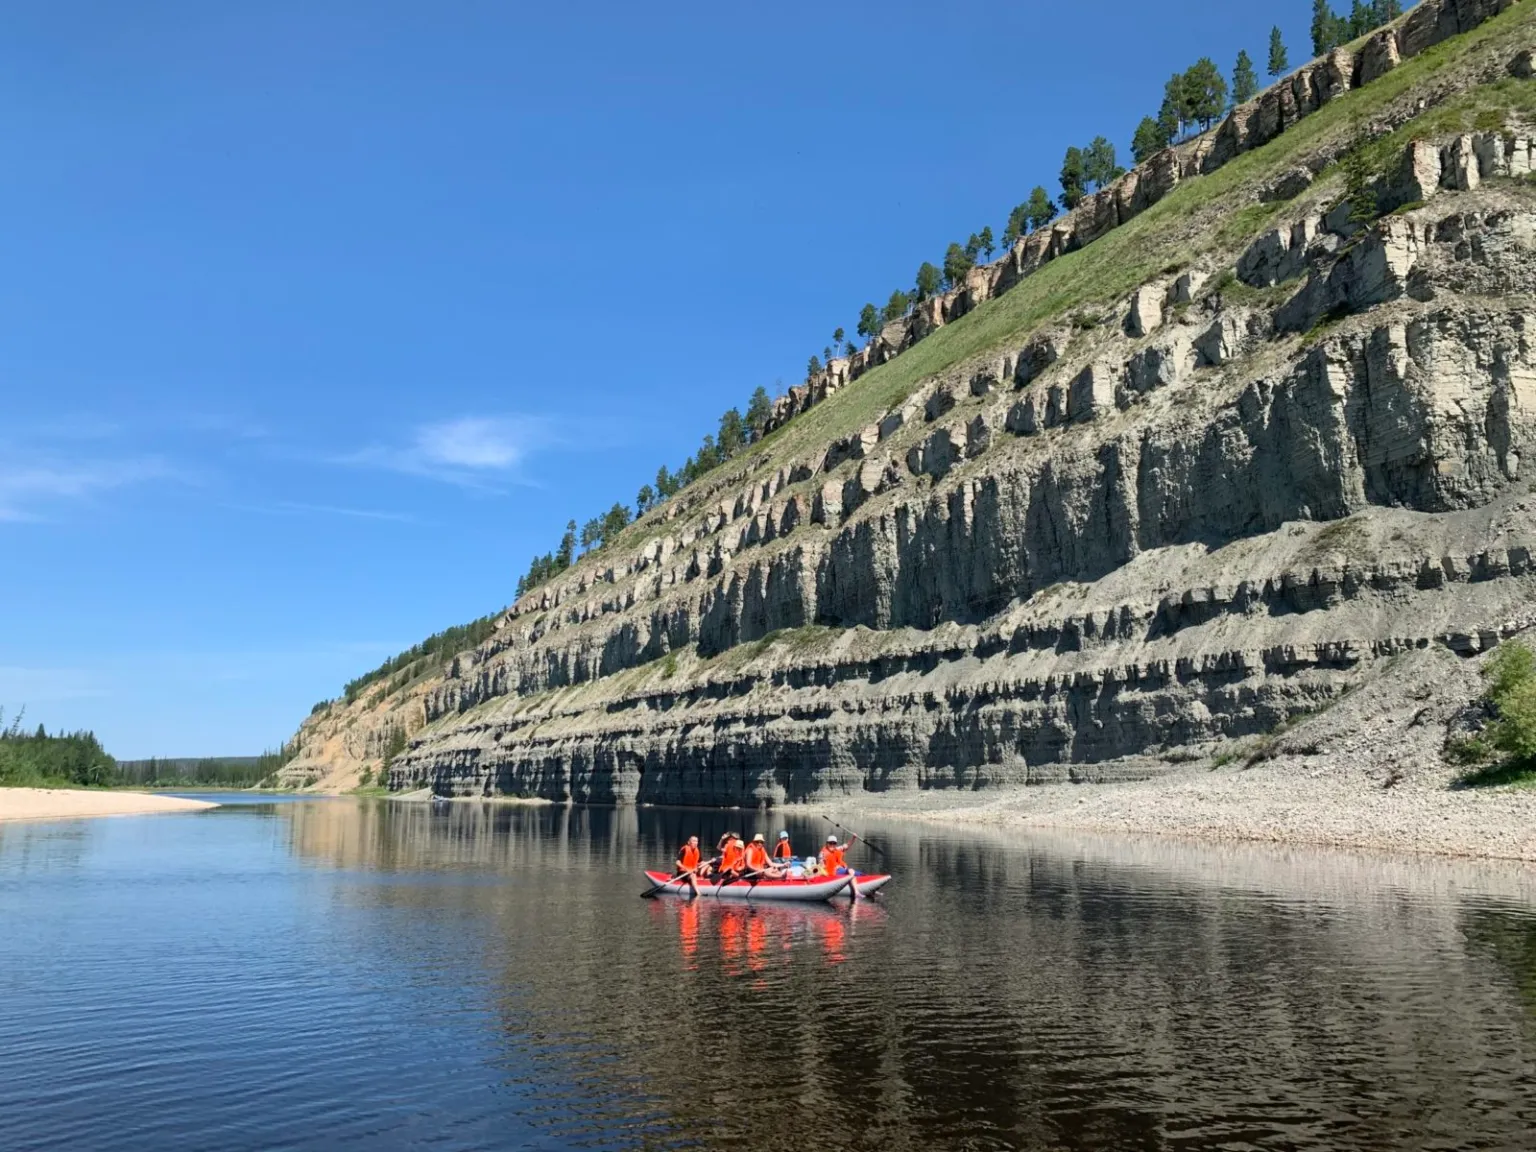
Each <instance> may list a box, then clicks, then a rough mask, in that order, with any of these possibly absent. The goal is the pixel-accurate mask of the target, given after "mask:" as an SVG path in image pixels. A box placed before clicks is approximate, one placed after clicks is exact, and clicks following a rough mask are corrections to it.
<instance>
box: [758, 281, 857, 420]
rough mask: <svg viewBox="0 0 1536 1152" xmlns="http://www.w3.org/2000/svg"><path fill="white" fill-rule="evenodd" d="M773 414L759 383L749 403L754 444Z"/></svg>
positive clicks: (764, 391) (765, 393) (769, 401)
mask: <svg viewBox="0 0 1536 1152" xmlns="http://www.w3.org/2000/svg"><path fill="white" fill-rule="evenodd" d="M865 307H867V308H869V309H871V310H873V308H874V305H873V304H867V305H865ZM772 416H773V401H772V400H770V399H768V389H766V388H764V387H763V386H762V385H761V384H759V385H758V387H757V390H756V391H755V392H753V393H752V399H751V400H750V401H749V402H748V404H747V427H748V429H750V430H751V433H752V442H753V443H754V444H755V443H757V442H758V441H759V440H761V439H762V438H763V435H764V430H765V429H766V428H767V427H768V421H769V419H770V418H771V417H772Z"/></svg>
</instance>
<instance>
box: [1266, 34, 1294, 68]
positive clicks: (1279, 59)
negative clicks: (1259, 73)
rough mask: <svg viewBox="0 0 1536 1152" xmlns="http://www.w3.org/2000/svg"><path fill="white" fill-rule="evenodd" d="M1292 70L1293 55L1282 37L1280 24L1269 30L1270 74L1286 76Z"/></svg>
mask: <svg viewBox="0 0 1536 1152" xmlns="http://www.w3.org/2000/svg"><path fill="white" fill-rule="evenodd" d="M1290 70H1291V56H1290V53H1289V52H1287V51H1286V50H1285V41H1284V40H1282V39H1281V38H1280V29H1279V27H1278V26H1276V27H1274V28H1271V29H1270V30H1269V74H1270V75H1271V76H1284V75H1285V74H1286V73H1287V72H1289V71H1290Z"/></svg>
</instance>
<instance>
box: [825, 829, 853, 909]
mask: <svg viewBox="0 0 1536 1152" xmlns="http://www.w3.org/2000/svg"><path fill="white" fill-rule="evenodd" d="M857 839H858V837H857V836H853V837H850V838H849V840H848V846H849V847H852V845H853V842H854V841H855V840H857ZM846 850H847V849H846V848H844V847H841V846H839V845H838V843H837V837H836V836H828V837H827V846H826V847H825V848H823V849H822V850H821V870H822V871H823V872H825V873H826V874H827V875H828V876H853V877H854V882H853V883H852V884H850V885H848V895H850V896H852V897H853V898H854V899H855V900H857V899H858V898H859V889H858V887H857V885H858V873H856V872H854V870H853V869H852V868H850V867H848V861H847V859H846V858H844V856H843V853H844V852H845V851H846Z"/></svg>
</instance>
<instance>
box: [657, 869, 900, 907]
mask: <svg viewBox="0 0 1536 1152" xmlns="http://www.w3.org/2000/svg"><path fill="white" fill-rule="evenodd" d="M645 878H646V879H647V880H649V881H650V882H651V883H652V884H654V885H655V888H654V889H652V891H651V892H648V893H646V895H653V894H654V895H656V896H689V895H691V894H692V892H691V890H690V889H689V887H688V881H687V880H686V879H683V880H674V879H672V873H670V872H647V873H646V874H645ZM852 879H853V878H852V877H849V876H818V877H816V878H815V879H813V880H759V881H758V882H757V883H756V884H751V883H748V882H747V881H745V880H735V881H732V882H731V883H729V884H716V883H714V882H713V881H711V880H709V879H707V878H706V879H703V880H700V881H699V897H700V899H703V900H750V901H752V902H753V903H754V904H755V903H758V902H759V901H762V902H765V903H766V902H770V901H773V902H777V901H788V900H802V901H810V902H812V903H820V902H821V901H824V900H830V899H832V897H834V896H837V895H839V894H845V893H846V889H847V888H848V885H849V883H850V882H851V881H852ZM888 880H890V877H889V876H860V877H859V878H858V881H859V895H861V896H867V895H869V894H871V893H873V892H876V891H878V890H879V889H880V888H882V887H884V885H885V884H886V882H887V881H888Z"/></svg>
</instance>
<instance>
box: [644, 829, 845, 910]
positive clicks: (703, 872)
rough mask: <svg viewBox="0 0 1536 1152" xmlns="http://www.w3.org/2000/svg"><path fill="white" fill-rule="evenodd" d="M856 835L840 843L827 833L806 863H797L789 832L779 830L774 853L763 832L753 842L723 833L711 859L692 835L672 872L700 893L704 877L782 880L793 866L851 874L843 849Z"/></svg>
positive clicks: (809, 872) (812, 872) (810, 873)
mask: <svg viewBox="0 0 1536 1152" xmlns="http://www.w3.org/2000/svg"><path fill="white" fill-rule="evenodd" d="M857 839H858V837H857V836H849V837H848V843H847V844H839V843H838V840H837V837H836V836H828V837H827V842H826V844H825V845H824V846H823V847H822V849H821V854H820V855H818V856H814V857H808V858H807V859H806V861H805V863H804V864H797V863H796V861H795V853H794V849H793V848H791V847H790V845H789V833H788V832H780V833H779V839H778V842H777V843H775V844H774V846H773V852H772V854H770V853H769V851H768V842H767V840H766V838H765V837H764V836H763V834H762V833H761V832H759V833H758V834H757V835H756V836H754V837H752V842H751V843H750V844H749V843H747V842H746V841H745V840H743V839H742V838H741V837H740V836H738V835H737V834H736V833H734V832H727V833H726V834H725V835H724V836H722V837H720V840H719V842H718V843H717V844H716V845H715V855H714V856H713V857H711V858H710V859H708V860H705V859H704V858H703V854H702V853H701V852H700V850H699V838H698V837H697V836H690V837H688V840H687V843H685V844H684V845H683V846H682V847H681V848H679V849H678V850H677V868H676V869H675V870H674V871H673V873H672V876H673V879H676V880H681V879H685V878H686V879H687V881H688V887H689V888H691V889H692V890H693V894H694V895H695V896H697V895H698V894H699V880H700V879H701V878H703V879H706V880H708V881H709V882H710V883H712V884H714V885H717V886H718V885H720V884H729V883H731V882H732V881H735V880H747V881H751V882H754V883H755V882H756V881H759V880H782V879H783V878H784V877H785V876H788V875H789V874H790V868H791V867H794V868H796V869H798V870H799V872H800V875H803V876H804V877H805V878H806V879H811V878H813V877H815V876H848V875H852V874H853V870H852V869H851V868H849V867H848V862H847V860H846V859H845V858H844V856H843V853H845V852H846V851H847V850H848V849H849V848H851V847H852V846H853V843H854V841H855V840H857ZM797 879H798V876H797Z"/></svg>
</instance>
